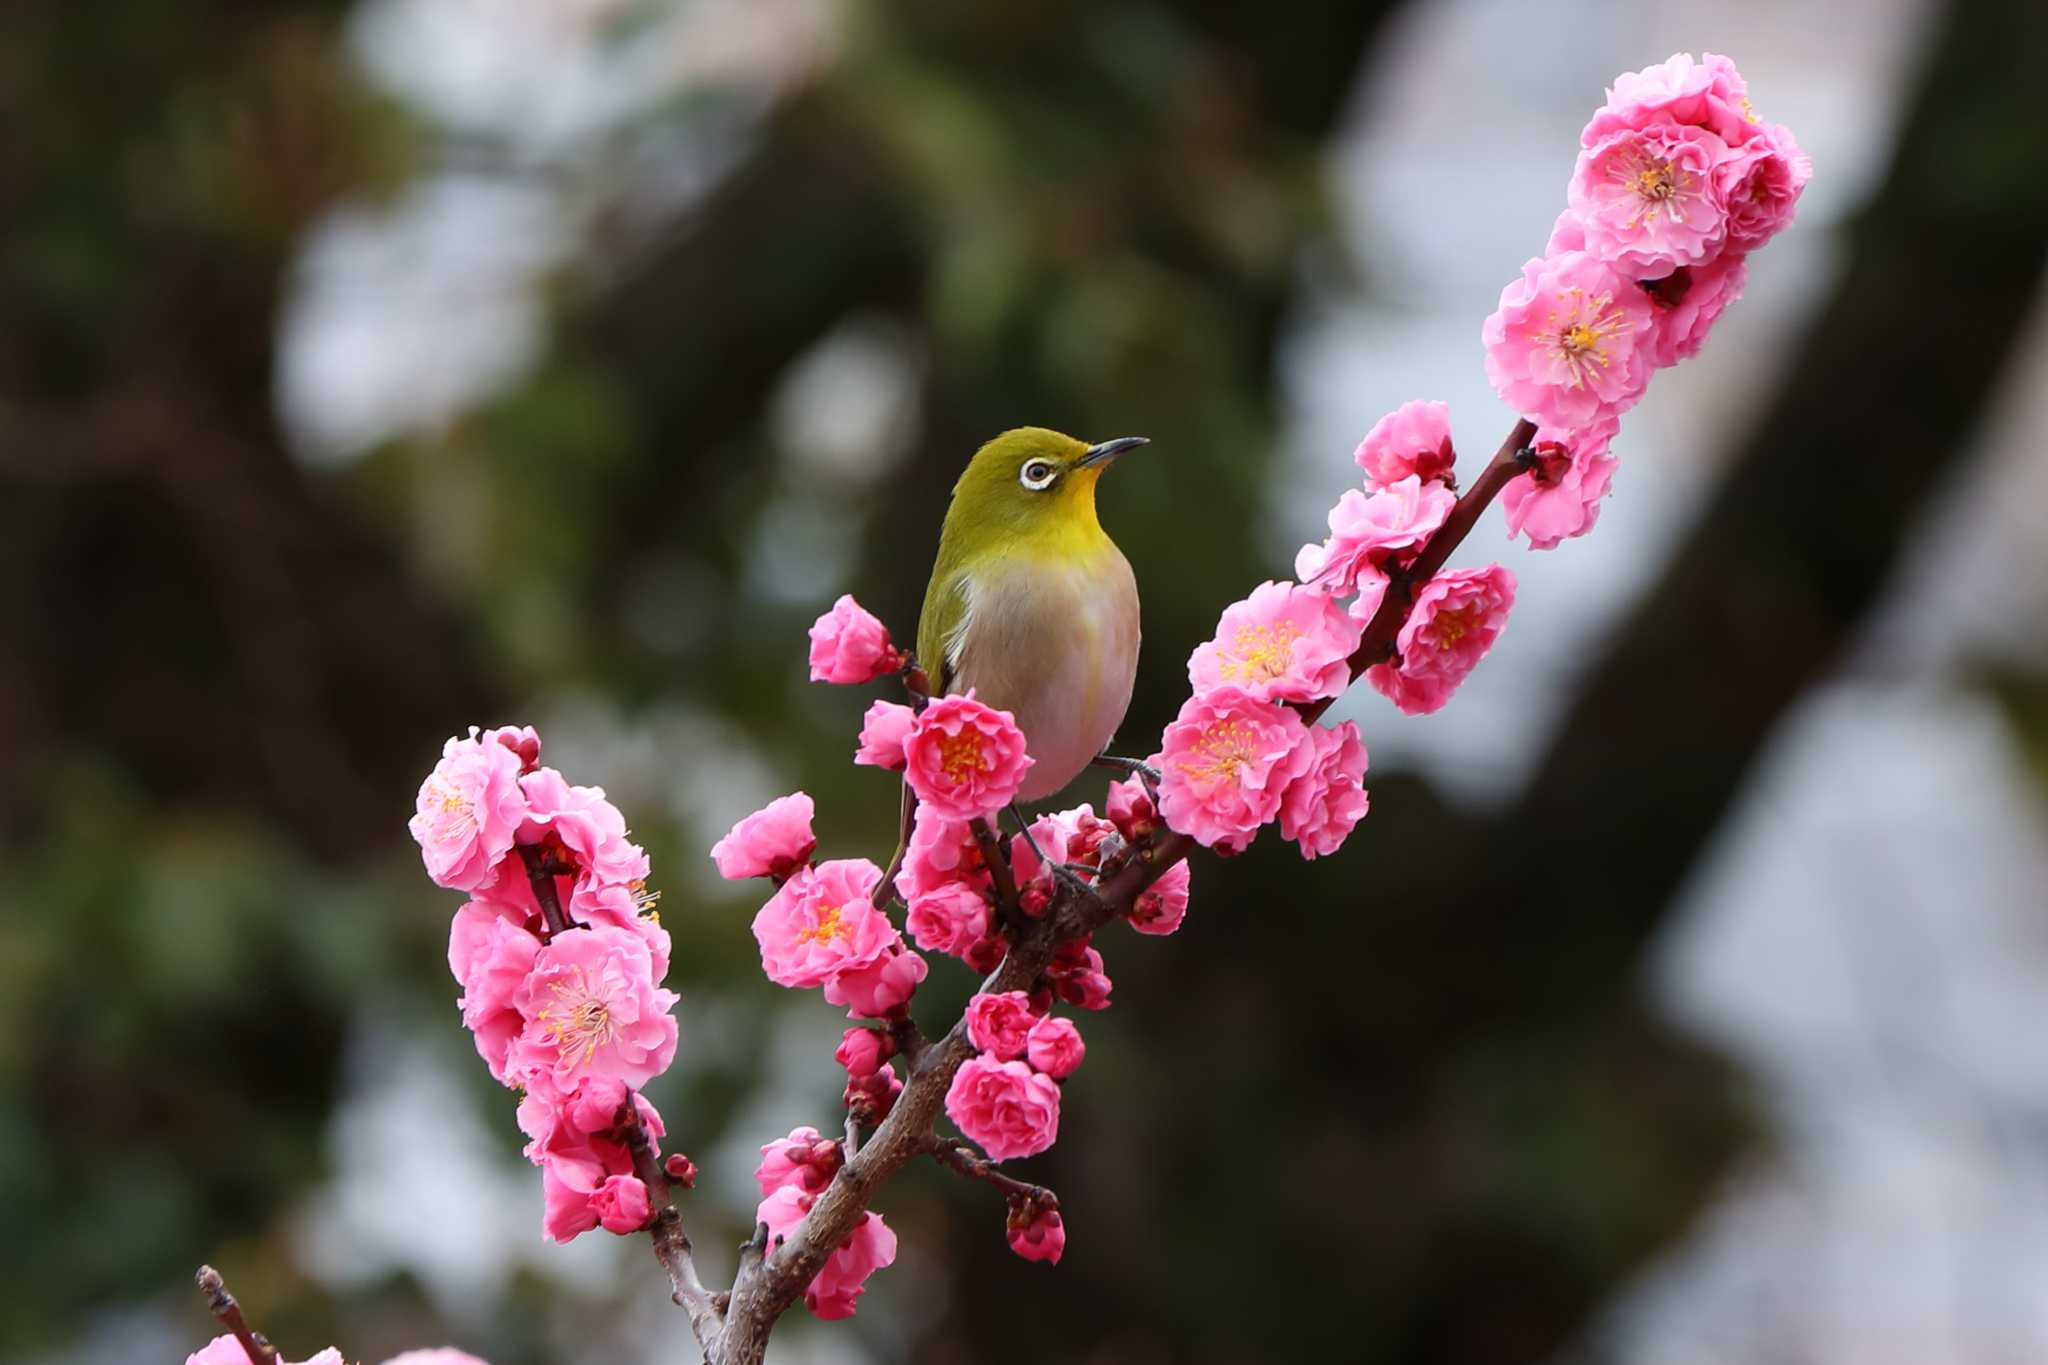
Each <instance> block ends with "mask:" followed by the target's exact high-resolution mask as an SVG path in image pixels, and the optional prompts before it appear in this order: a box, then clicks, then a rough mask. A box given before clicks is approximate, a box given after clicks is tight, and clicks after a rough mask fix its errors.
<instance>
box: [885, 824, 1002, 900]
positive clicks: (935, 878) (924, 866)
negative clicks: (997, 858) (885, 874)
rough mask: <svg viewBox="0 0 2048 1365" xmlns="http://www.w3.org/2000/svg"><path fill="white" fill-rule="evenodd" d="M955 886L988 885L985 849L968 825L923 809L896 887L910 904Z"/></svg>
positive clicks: (912, 829) (904, 855) (911, 830)
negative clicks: (923, 895) (918, 897)
mask: <svg viewBox="0 0 2048 1365" xmlns="http://www.w3.org/2000/svg"><path fill="white" fill-rule="evenodd" d="M955 883H964V884H966V885H968V886H971V887H984V886H986V885H987V884H988V870H987V868H986V867H984V866H983V864H982V859H981V846H980V845H979V844H977V843H976V842H975V841H974V831H973V830H972V829H970V828H968V824H967V821H965V820H961V819H955V818H953V817H952V816H948V815H942V814H941V813H940V812H939V811H938V810H936V809H935V808H933V807H931V806H926V805H920V806H919V807H918V808H917V815H916V818H915V821H914V823H912V825H911V827H910V843H909V845H908V847H906V848H905V849H904V850H903V870H902V871H901V872H899V873H897V874H896V887H897V889H898V890H899V891H901V892H902V893H903V895H904V897H905V899H906V900H908V899H914V898H915V897H917V896H918V895H920V894H921V893H923V892H927V891H934V890H937V889H938V888H940V887H944V886H951V885H954V884H955Z"/></svg>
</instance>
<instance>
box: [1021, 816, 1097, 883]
mask: <svg viewBox="0 0 2048 1365" xmlns="http://www.w3.org/2000/svg"><path fill="white" fill-rule="evenodd" d="M1009 810H1010V818H1011V819H1013V820H1015V821H1016V822H1017V832H1018V833H1019V834H1021V835H1023V836H1024V843H1025V846H1026V847H1028V848H1029V849H1030V850H1031V852H1032V854H1033V855H1034V856H1035V857H1037V859H1038V865H1039V866H1040V867H1042V868H1045V869H1046V870H1047V871H1048V872H1050V873H1051V874H1052V879H1053V880H1054V881H1055V882H1057V883H1058V884H1060V885H1061V886H1063V887H1065V888H1066V889H1067V891H1068V892H1069V893H1070V894H1072V895H1075V896H1078V897H1080V898H1081V899H1082V900H1084V901H1092V900H1094V899H1095V884H1094V883H1093V882H1090V881H1086V880H1083V879H1082V877H1081V875H1080V872H1089V873H1093V872H1094V871H1095V869H1094V868H1092V867H1085V866H1084V867H1082V868H1081V869H1080V871H1076V870H1075V867H1074V865H1072V864H1069V863H1062V862H1056V861H1054V860H1053V859H1051V858H1048V857H1046V856H1045V850H1044V849H1042V848H1040V847H1039V846H1038V840H1036V839H1034V838H1032V837H1031V822H1030V821H1029V820H1027V819H1026V818H1025V817H1024V812H1023V811H1021V810H1019V809H1018V808H1017V803H1016V802H1014V801H1012V802H1011V803H1010V807H1009ZM1018 889H1019V890H1022V889H1023V888H1021V887H1020V888H1018Z"/></svg>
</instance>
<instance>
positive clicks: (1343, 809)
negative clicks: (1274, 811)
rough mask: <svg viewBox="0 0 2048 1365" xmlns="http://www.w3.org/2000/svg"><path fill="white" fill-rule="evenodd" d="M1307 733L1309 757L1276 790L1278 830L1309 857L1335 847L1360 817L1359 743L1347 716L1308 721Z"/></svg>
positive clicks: (1354, 725) (1362, 803) (1361, 766)
mask: <svg viewBox="0 0 2048 1365" xmlns="http://www.w3.org/2000/svg"><path fill="white" fill-rule="evenodd" d="M1308 735H1309V742H1310V743H1311V744H1312V745H1313V746H1314V749H1315V762H1314V764H1313V765H1312V766H1311V767H1310V768H1309V769H1308V770H1307V771H1306V772H1304V773H1302V775H1301V776H1300V777H1297V778H1296V779H1294V781H1293V782H1291V783H1289V784H1288V787H1287V790H1286V791H1285V792H1283V793H1282V794H1281V797H1280V834H1281V837H1283V838H1287V839H1292V840H1294V842H1295V843H1296V844H1298V845H1299V846H1300V847H1301V856H1302V857H1304V858H1311V859H1313V858H1319V857H1325V856H1327V855H1329V854H1332V853H1335V852H1336V851H1337V849H1338V848H1339V847H1340V846H1341V845H1342V844H1343V842H1344V839H1345V837H1346V836H1347V835H1349V834H1350V833H1351V831H1352V829H1353V827H1355V826H1356V825H1357V824H1358V822H1359V821H1360V820H1361V819H1363V818H1364V817H1365V812H1366V806H1367V801H1366V795H1365V743H1364V741H1362V740H1360V739H1359V737H1358V724H1357V722H1356V721H1349V720H1347V721H1345V722H1344V723H1343V724H1342V725H1339V726H1336V727H1334V728H1330V727H1325V726H1320V725H1317V726H1310V727H1309V732H1308Z"/></svg>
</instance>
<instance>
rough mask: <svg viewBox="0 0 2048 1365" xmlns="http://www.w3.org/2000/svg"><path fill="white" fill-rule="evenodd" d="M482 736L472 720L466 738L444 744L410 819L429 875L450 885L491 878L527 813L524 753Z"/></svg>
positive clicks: (473, 885)
mask: <svg viewBox="0 0 2048 1365" xmlns="http://www.w3.org/2000/svg"><path fill="white" fill-rule="evenodd" d="M493 733H496V732H495V731H494V732H493ZM477 736H478V731H477V728H476V727H475V726H473V725H472V726H471V727H470V729H469V737H468V738H467V739H463V738H460V737H457V738H454V739H451V740H449V741H448V742H447V743H446V744H444V745H442V746H441V761H440V762H439V763H436V764H435V765H434V771H433V772H431V773H429V774H427V780H426V781H425V782H422V783H421V784H420V792H419V799H418V801H417V802H416V803H415V813H414V815H413V817H412V820H411V821H410V822H409V825H408V828H410V829H411V830H412V837H413V838H414V839H416V840H418V841H419V846H420V857H421V860H422V861H424V862H425V863H426V866H427V875H428V876H429V877H431V878H432V879H433V881H434V884H435V885H436V886H445V887H447V888H448V889H449V890H451V891H476V890H479V889H481V888H482V887H485V886H487V885H489V884H490V882H491V880H492V878H493V876H494V875H495V874H496V871H497V867H498V860H499V859H501V858H503V857H504V856H505V855H506V854H507V853H508V852H510V851H511V849H512V843H513V839H514V837H515V836H516V835H517V833H518V830H519V822H520V821H521V820H522V819H523V818H524V817H525V815H526V794H525V793H524V792H523V791H521V790H520V786H519V766H520V761H519V755H518V754H516V753H514V752H513V751H512V750H511V749H510V748H508V747H507V746H505V745H503V744H499V743H496V742H493V741H488V740H483V739H479V738H478V737H477Z"/></svg>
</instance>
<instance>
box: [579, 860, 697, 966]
mask: <svg viewBox="0 0 2048 1365" xmlns="http://www.w3.org/2000/svg"><path fill="white" fill-rule="evenodd" d="M651 904H652V902H651V901H650V900H648V899H647V898H646V895H645V893H644V892H642V891H638V890H635V889H634V888H632V887H629V886H619V885H616V884H602V883H598V882H590V881H585V882H579V883H577V886H576V889H575V890H574V891H572V892H570V893H569V903H568V905H567V906H566V907H565V908H566V909H567V910H568V912H569V918H570V919H571V920H572V921H574V922H575V923H577V924H583V925H598V924H608V925H610V926H612V927H613V928H615V929H625V930H628V931H629V932H631V933H632V934H633V935H634V936H635V937H637V938H638V939H639V940H640V941H641V942H642V943H644V944H646V945H647V957H648V960H649V962H650V963H651V964H652V965H653V969H654V979H655V980H656V981H659V980H661V979H662V978H663V977H665V976H667V975H668V957H669V948H670V946H671V945H670V942H669V936H668V930H666V929H664V928H662V927H661V919H660V917H659V916H658V915H656V914H654V913H653V912H652V911H651V910H649V908H648V907H649V906H650V905H651Z"/></svg>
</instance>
